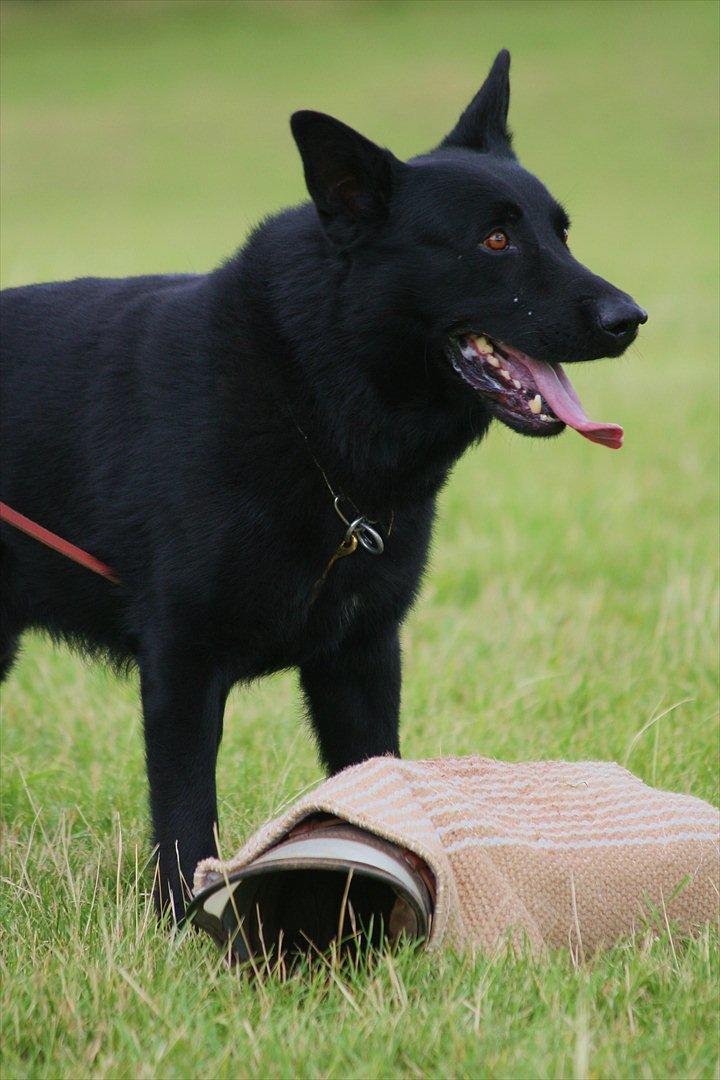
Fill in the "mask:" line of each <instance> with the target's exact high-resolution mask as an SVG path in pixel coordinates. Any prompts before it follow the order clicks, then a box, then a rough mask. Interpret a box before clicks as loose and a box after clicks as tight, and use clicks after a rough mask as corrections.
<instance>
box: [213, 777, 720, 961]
mask: <svg viewBox="0 0 720 1080" xmlns="http://www.w3.org/2000/svg"><path fill="white" fill-rule="evenodd" d="M318 812H325V813H329V814H333V815H335V816H337V817H339V818H342V819H344V820H346V821H348V822H350V823H352V824H354V825H358V826H360V827H361V828H364V829H367V830H369V831H370V832H372V833H375V834H376V835H378V836H381V837H385V838H387V839H388V840H391V841H393V842H395V843H397V844H399V845H400V846H402V847H404V848H407V849H409V850H411V851H414V852H416V853H417V854H418V855H419V856H420V857H421V858H422V859H423V860H424V861H425V862H426V863H427V864H428V866H429V867H430V869H431V871H432V873H433V875H434V877H435V880H436V885H437V900H436V908H435V913H434V918H433V924H432V932H431V937H430V942H429V945H430V947H431V948H437V947H439V946H440V945H450V946H453V947H455V948H467V947H470V948H476V947H482V948H486V949H492V948H493V947H495V946H496V945H498V944H499V943H500V942H502V941H503V940H505V939H506V937H507V936H508V935H511V936H516V937H517V936H524V935H526V936H527V937H528V938H529V940H530V942H531V943H532V944H533V945H534V946H536V947H541V946H543V945H549V946H563V945H565V946H567V945H570V946H571V947H573V948H574V949H580V950H583V951H591V950H593V949H595V948H597V947H598V946H600V945H607V944H610V943H612V942H613V941H615V940H616V939H617V938H619V937H621V936H623V935H626V934H629V933H632V932H633V931H634V930H637V929H641V928H642V927H644V926H646V925H650V926H653V927H658V928H662V927H663V926H665V925H670V926H675V927H677V928H678V929H679V930H680V931H683V932H688V931H693V930H697V929H699V928H700V927H702V926H703V925H705V924H706V923H708V922H710V921H713V920H717V917H718V896H719V891H718V882H719V869H720V865H719V854H720V850H719V849H720V845H719V842H718V841H719V832H720V817H719V815H718V811H717V810H716V809H715V808H714V807H712V806H710V805H709V804H708V803H706V802H703V801H702V800H700V799H697V798H694V797H693V796H691V795H680V794H675V793H672V792H668V791H659V790H657V789H655V788H652V787H648V786H647V785H646V784H644V783H642V781H641V780H638V778H637V777H636V776H633V775H632V773H630V772H628V771H627V770H626V769H623V768H621V767H620V766H619V765H616V764H613V763H610V762H563V761H543V762H526V763H521V764H511V763H506V762H501V761H493V760H491V759H488V758H482V757H464V758H438V759H436V760H428V761H403V760H398V759H396V758H389V757H387V758H372V759H371V760H369V761H366V762H364V763H363V764H361V765H356V766H353V767H352V768H350V769H346V770H345V771H344V772H342V773H340V774H338V775H337V776H335V777H332V778H331V779H329V780H326V781H324V782H323V783H321V784H320V785H319V786H318V787H316V788H315V789H314V790H313V791H311V792H309V793H308V794H306V795H304V796H302V797H301V798H300V799H298V800H297V801H296V802H295V803H294V804H293V805H292V806H291V807H290V808H289V809H288V810H286V811H285V812H284V813H283V814H281V815H280V816H279V817H277V818H275V819H273V820H272V821H270V822H268V823H266V824H265V825H263V826H262V827H261V828H260V829H259V830H258V831H257V832H256V833H255V834H254V835H253V836H252V837H250V839H249V840H248V841H247V843H246V844H244V846H243V847H242V848H241V849H240V851H239V852H238V853H237V854H236V855H235V856H234V857H233V858H232V859H229V860H228V861H227V862H224V863H223V862H221V861H219V860H218V859H205V860H204V861H203V862H201V863H200V864H199V865H198V867H197V870H196V872H195V882H194V886H195V892H196V893H198V892H200V891H201V890H203V889H204V888H205V887H207V886H208V885H209V884H210V883H211V882H212V881H213V880H217V875H218V874H222V875H226V874H228V875H229V874H232V873H234V872H235V871H237V870H239V869H240V868H242V867H244V866H246V865H247V864H248V863H249V862H251V861H252V860H253V859H254V858H256V857H257V856H258V855H260V854H261V853H262V852H263V851H265V850H267V848H269V847H271V846H272V845H273V844H275V843H277V842H278V841H279V840H280V839H282V838H283V837H284V836H285V835H286V834H287V833H288V832H289V831H290V829H292V828H293V827H294V826H295V825H296V824H298V823H299V822H300V821H302V820H303V819H305V818H306V817H308V816H309V815H311V814H316V813H318Z"/></svg>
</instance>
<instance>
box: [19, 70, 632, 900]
mask: <svg viewBox="0 0 720 1080" xmlns="http://www.w3.org/2000/svg"><path fill="white" fill-rule="evenodd" d="M508 68H509V56H508V54H507V53H506V52H502V53H500V55H499V56H498V57H497V59H496V61H495V63H494V65H493V68H492V70H491V72H490V75H489V77H488V79H487V81H486V82H485V84H484V85H483V87H482V88H481V90H480V91H479V92H478V94H477V95H476V97H475V99H474V100H473V101H472V103H471V104H470V106H469V107H468V108H467V109H466V111H465V112H464V113H463V115H462V117H461V118H460V120H459V122H458V124H457V126H456V127H455V128H454V130H453V131H452V132H451V133H450V135H448V136H447V138H446V139H444V140H443V142H442V143H441V145H440V146H439V147H438V148H437V149H435V150H433V151H431V152H430V153H427V154H424V155H422V156H420V157H418V158H415V159H413V160H412V161H410V162H408V163H403V162H400V161H398V160H397V159H396V158H395V157H394V156H393V155H392V154H391V153H390V152H389V151H388V150H384V149H381V148H380V147H378V146H376V145H375V144H374V143H372V142H369V141H368V140H367V139H365V138H363V136H362V135H359V134H358V133H357V132H355V131H353V130H351V129H350V128H348V127H346V126H345V125H344V124H341V123H340V122H339V121H337V120H334V119H332V118H331V117H329V116H324V115H322V114H321V113H315V112H299V113H296V114H295V115H294V116H293V118H292V131H293V135H294V137H295V140H296V142H297V145H298V147H299V150H300V154H301V155H302V159H303V164H304V167H305V177H306V181H307V186H308V189H309V192H310V195H311V196H312V200H313V201H312V203H305V204H303V205H301V206H298V207H295V208H293V209H291V210H287V211H285V212H283V213H281V214H279V215H278V216H276V217H274V218H272V219H270V220H268V221H266V222H265V223H263V224H262V225H261V226H260V227H259V228H258V229H257V230H256V231H255V232H254V234H253V235H252V236H251V238H250V239H249V241H248V242H247V244H246V245H245V247H244V248H243V249H242V250H241V251H240V252H239V253H238V254H237V255H236V256H235V257H233V258H232V259H231V260H230V261H229V262H228V263H226V264H225V265H224V266H222V267H220V269H218V270H215V271H214V272H213V273H210V274H207V275H199V276H194V275H193V276H190V275H188V276H177V277H140V278H129V279H125V280H119V281H110V280H99V279H93V278H89V279H84V280H81V281H73V282H66V283H58V284H46V285H32V286H27V287H25V288H19V289H11V290H8V291H6V292H5V293H4V294H3V305H2V306H3V320H4V321H3V330H2V342H3V355H4V363H3V383H2V463H3V494H2V499H3V500H4V501H5V502H7V503H8V504H9V505H10V506H11V507H13V508H14V509H15V510H17V511H19V512H20V513H22V514H24V515H26V516H27V517H29V518H32V519H33V520H34V521H36V522H39V523H40V524H41V525H43V526H45V527H46V528H48V529H51V530H53V531H54V532H56V533H58V534H60V535H61V536H62V537H64V538H66V539H67V540H69V541H71V542H73V543H74V544H77V545H79V546H80V547H82V548H83V549H85V550H86V551H88V552H91V553H92V554H93V555H95V556H97V557H98V558H100V559H103V560H105V561H106V562H107V563H109V564H110V565H111V566H112V568H113V569H114V570H115V572H116V573H117V575H118V577H119V578H120V584H119V585H113V584H111V583H109V582H107V581H105V580H103V579H102V578H99V577H96V576H95V575H93V574H91V573H89V572H88V571H87V570H84V569H81V568H79V567H77V566H75V565H74V564H73V563H71V562H70V561H68V560H67V559H65V558H63V557H62V556H61V555H59V554H57V553H55V552H53V551H49V550H48V549H47V548H45V547H43V546H42V545H40V544H38V543H36V542H35V541H34V540H32V539H29V538H28V537H27V536H24V535H23V534H22V533H20V532H18V531H16V530H14V529H12V528H10V527H8V526H6V525H5V526H3V530H2V574H3V597H2V620H3V621H2V640H1V641H0V650H1V656H2V665H3V671H4V672H6V671H7V670H8V668H9V666H10V664H11V662H12V658H13V655H14V652H15V648H16V644H17V640H18V637H19V635H20V633H21V632H22V631H23V630H24V629H26V628H29V627H33V628H38V629H41V630H45V631H47V632H49V633H50V634H51V635H52V636H53V637H55V638H59V639H64V640H67V641H70V642H71V643H73V644H76V645H79V646H80V647H81V648H82V649H83V650H85V651H89V652H91V653H99V654H102V655H105V656H109V657H110V658H111V659H112V660H113V661H114V662H116V663H117V664H119V665H121V666H122V665H126V664H129V663H131V662H137V664H138V666H139V669H140V675H141V686H142V702H143V712H144V723H145V739H146V746H147V768H148V775H149V781H150V801H151V807H152V819H153V828H154V836H155V841H156V842H157V844H158V845H159V865H160V875H159V877H160V884H161V892H162V897H160V898H159V899H160V901H161V902H162V901H163V900H166V899H167V898H168V897H170V898H171V899H172V902H173V905H174V907H175V911H176V912H178V913H179V912H182V910H183V905H184V900H183V888H182V883H181V879H182V877H184V878H185V879H187V880H191V878H192V872H193V868H194V866H195V864H196V863H197V861H198V860H199V859H200V858H202V857H203V856H206V855H209V854H211V853H213V852H214V850H215V842H214V837H213V831H214V826H215V822H216V817H217V811H216V799H215V760H216V756H217V752H218V747H219V745H220V739H221V735H222V724H223V710H224V706H225V700H226V697H227V694H228V691H229V689H230V687H231V686H232V685H233V684H234V683H237V682H239V681H246V680H249V679H254V678H256V677H257V676H259V675H263V674H265V673H268V672H272V671H277V670H278V669H280V668H288V667H298V668H299V669H300V673H301V678H302V686H303V689H304V692H305V695H306V698H307V703H308V707H309V712H310V716H311V718H312V723H313V727H314V730H315V733H316V735H317V739H318V743H319V746H320V752H321V754H322V757H323V759H324V761H325V763H326V765H327V767H328V768H329V769H330V770H332V771H335V770H338V769H342V768H343V767H344V766H346V765H350V764H352V763H353V762H357V761H360V760H362V759H363V758H366V757H368V756H369V755H373V754H398V753H399V742H398V709H399V703H400V645H399V641H398V631H399V627H400V624H401V623H402V621H403V618H404V617H405V615H406V613H407V611H408V608H409V607H410V605H411V604H412V602H413V598H414V597H415V595H416V593H417V590H418V587H419V583H420V579H421V576H422V573H423V569H424V567H425V563H426V559H427V551H428V542H429V539H430V532H431V529H432V523H433V516H434V512H435V500H436V497H437V494H438V491H439V490H440V488H441V487H442V485H443V483H444V482H445V480H446V479H447V477H448V474H449V472H450V469H451V468H452V465H453V463H454V462H455V461H456V460H457V458H458V457H459V456H460V455H461V454H462V453H463V451H464V450H465V449H466V448H467V447H468V446H469V445H470V444H471V443H475V442H477V441H478V440H480V439H481V438H482V437H483V435H484V434H485V432H486V431H487V429H488V426H489V424H490V422H491V420H492V419H493V418H497V419H499V420H502V421H503V423H505V424H507V425H508V426H510V427H512V428H514V429H515V430H516V431H519V432H522V433H523V434H527V435H537V436H548V435H556V434H558V433H559V432H561V431H562V430H563V429H564V426H565V424H570V425H571V426H573V427H575V428H576V429H578V430H579V431H581V432H582V433H583V434H585V435H586V436H588V437H589V438H592V439H594V440H595V441H599V442H604V443H606V444H608V445H610V446H619V445H620V441H621V436H622V431H621V429H620V428H617V427H615V426H613V425H607V424H593V423H591V422H590V421H589V420H588V419H587V417H586V416H585V414H584V413H583V412H582V409H581V407H580V404H579V402H578V400H577V397H576V396H575V394H574V392H573V390H572V387H571V385H570V383H569V382H568V379H567V377H566V375H565V374H564V373H563V371H562V368H561V367H560V366H559V363H560V362H562V361H569V362H574V361H579V360H593V359H596V358H598V357H602V356H617V355H619V354H620V353H622V352H623V351H624V349H625V348H626V347H627V346H628V345H629V344H630V342H631V341H633V339H634V338H635V336H636V333H637V328H638V324H639V323H642V322H644V321H645V319H646V315H645V313H644V312H643V311H642V309H641V308H639V307H638V306H637V305H636V304H635V303H634V302H633V301H632V300H631V299H630V298H629V297H628V296H627V295H625V294H624V293H622V292H619V291H618V290H617V289H615V288H614V287H613V286H612V285H610V284H608V283H607V282H606V281H603V280H602V279H601V278H598V277H595V276H594V275H593V274H592V273H590V271H588V270H587V269H585V268H584V267H583V266H581V265H580V264H579V263H578V262H576V261H575V259H574V258H573V256H572V255H571V254H570V252H569V250H568V248H567V229H568V219H567V216H566V214H565V211H564V210H563V209H562V208H561V207H560V206H559V205H558V203H557V202H555V200H554V199H553V198H552V197H551V196H550V194H549V193H548V192H547V190H546V189H545V188H544V187H543V185H542V184H541V183H540V182H539V181H538V180H537V179H536V178H535V177H534V176H532V175H530V174H529V173H527V172H526V171H525V170H524V169H523V168H522V167H521V166H520V165H519V164H518V162H517V160H516V159H515V156H514V154H513V151H512V149H511V143H510V136H509V134H508V131H507V127H506V117H507V109H508V100H509V83H508ZM521 350H522V351H521ZM343 517H344V518H345V519H346V521H347V524H346V523H345V522H344V521H343V520H342V518H343ZM356 519H361V520H360V521H359V522H357V521H356ZM368 522H369V523H374V524H371V525H370V526H368ZM348 526H351V528H350V529H349V530H348ZM358 541H359V543H358ZM383 542H384V549H385V550H384V552H383V553H381V554H378V553H377V551H370V550H368V549H369V548H375V549H377V548H378V547H379V546H381V544H382V543H383ZM353 549H355V550H353ZM334 556H338V558H336V559H334V560H333V557H334ZM340 556H345V557H340Z"/></svg>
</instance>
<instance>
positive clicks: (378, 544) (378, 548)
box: [333, 495, 385, 555]
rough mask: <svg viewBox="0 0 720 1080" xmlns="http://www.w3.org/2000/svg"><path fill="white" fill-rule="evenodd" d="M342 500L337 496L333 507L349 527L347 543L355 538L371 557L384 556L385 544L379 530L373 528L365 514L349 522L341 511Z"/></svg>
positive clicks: (346, 535) (340, 496)
mask: <svg viewBox="0 0 720 1080" xmlns="http://www.w3.org/2000/svg"><path fill="white" fill-rule="evenodd" d="M341 499H342V495H336V496H335V499H334V503H333V505H334V506H335V513H336V514H337V515H338V517H339V518H340V520H341V521H343V522H344V523H345V525H347V532H346V533H345V542H346V543H347V542H348V541H349V540H350V538H351V537H353V536H354V537H355V538H356V540H357V541H359V542H360V543H361V544H362V546H363V547H364V548H365V550H366V551H368V552H369V553H370V554H371V555H382V553H383V551H384V550H385V542H384V540H383V538H382V536H381V535H380V533H379V532H378V530H377V529H374V528H373V526H372V523H371V522H369V521H368V519H367V518H366V517H365V515H364V514H360V516H359V517H356V518H355V519H354V520H353V521H348V519H347V518H346V517H345V515H344V514H343V512H342V510H341V509H340V500H341Z"/></svg>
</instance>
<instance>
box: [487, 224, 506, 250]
mask: <svg viewBox="0 0 720 1080" xmlns="http://www.w3.org/2000/svg"><path fill="white" fill-rule="evenodd" d="M509 243H510V241H509V240H508V238H507V236H506V235H505V233H504V232H500V230H499V229H496V230H495V232H491V233H490V235H489V236H486V237H485V239H484V240H483V246H484V247H486V248H490V250H491V251H502V250H503V249H504V248H506V247H507V246H508V244H509Z"/></svg>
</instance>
